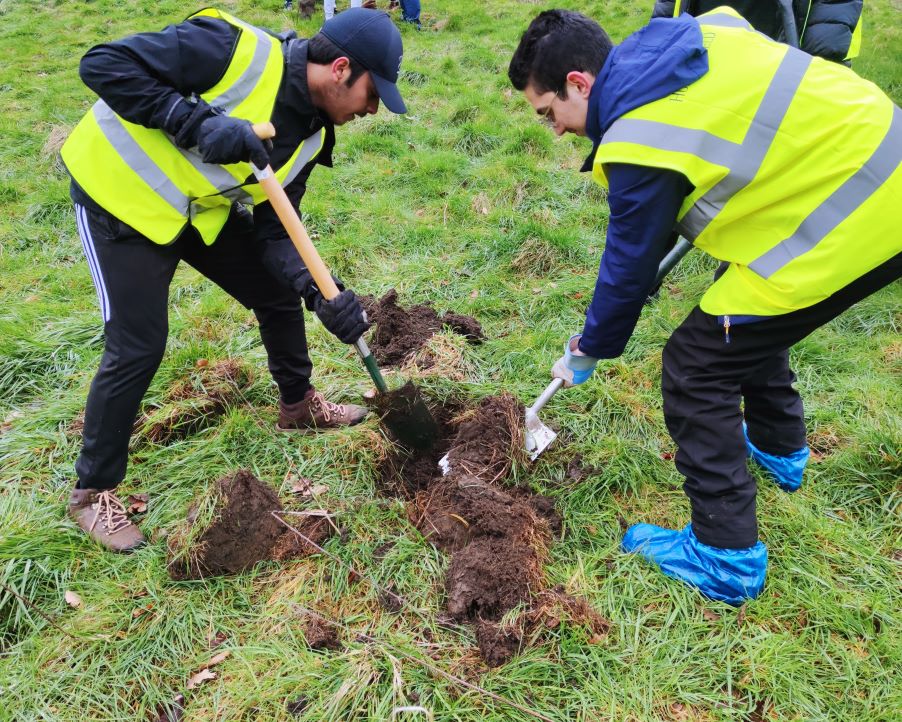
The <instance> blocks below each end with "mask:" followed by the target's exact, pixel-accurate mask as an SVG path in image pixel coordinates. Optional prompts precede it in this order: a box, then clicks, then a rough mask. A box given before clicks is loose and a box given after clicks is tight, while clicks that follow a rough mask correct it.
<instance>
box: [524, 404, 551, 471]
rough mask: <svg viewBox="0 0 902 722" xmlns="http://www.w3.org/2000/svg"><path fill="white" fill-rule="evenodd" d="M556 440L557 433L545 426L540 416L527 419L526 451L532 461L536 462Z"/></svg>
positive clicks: (533, 415)
mask: <svg viewBox="0 0 902 722" xmlns="http://www.w3.org/2000/svg"><path fill="white" fill-rule="evenodd" d="M556 438H557V433H555V432H554V431H552V430H551V429H549V428H548V427H547V426H545V424H543V423H542V422H541V421H540V420H539V417H538V416H536V415H535V414H531V415H528V416H527V417H526V451H527V452H529V459H530V461H535V460H536V458H537V457H538V456H539V454H541V453H542V452H543V451H545V449H547V448H548V446H549V444H551V442H552V441H554V440H555V439H556Z"/></svg>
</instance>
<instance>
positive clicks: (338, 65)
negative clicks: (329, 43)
mask: <svg viewBox="0 0 902 722" xmlns="http://www.w3.org/2000/svg"><path fill="white" fill-rule="evenodd" d="M330 71H331V73H332V80H333V81H334V82H336V83H339V84H344V82H345V80H347V79H348V77H349V76H350V75H351V61H350V60H348V59H347V58H346V57H344V56H342V57H340V58H335V60H333V61H332V65H331V67H330Z"/></svg>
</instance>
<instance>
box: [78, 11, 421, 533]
mask: <svg viewBox="0 0 902 722" xmlns="http://www.w3.org/2000/svg"><path fill="white" fill-rule="evenodd" d="M401 57H402V47H401V38H400V34H399V33H398V31H397V29H396V28H395V26H394V25H393V23H392V22H391V20H390V19H389V18H388V16H387V15H386V14H385V13H381V12H377V11H372V10H364V9H355V10H350V11H347V12H345V13H342V14H341V15H340V16H338V17H336V18H335V19H334V20H331V21H330V22H328V23H326V24H325V25H324V26H323V28H322V30H321V31H320V33H318V34H317V35H316V36H314V37H313V38H311V39H309V40H305V39H298V38H296V37H294V34H293V33H291V34H288V35H283V36H274V35H272V34H270V33H268V32H267V31H264V30H262V29H260V28H256V27H254V26H251V25H249V24H247V23H244V22H243V21H241V20H238V19H237V18H234V17H232V16H230V15H228V14H227V13H221V12H218V11H215V10H204V11H201V12H200V13H197V14H196V15H194V16H192V17H191V18H189V19H188V20H187V21H185V22H183V23H180V24H178V25H173V26H169V27H167V28H166V29H165V30H163V31H161V32H153V33H140V34H137V35H133V36H130V37H127V38H124V39H122V40H118V41H115V42H111V43H106V44H103V45H99V46H97V47H94V48H92V49H91V50H90V51H89V52H88V53H87V54H86V55H85V56H84V58H83V59H82V62H81V68H80V72H81V77H82V80H83V81H84V82H85V84H86V85H88V86H89V87H90V88H91V89H92V90H94V91H95V92H96V93H97V94H98V95H99V96H100V101H98V103H97V104H95V106H94V107H93V108H92V109H91V111H89V113H87V114H86V115H85V117H84V118H83V120H82V122H81V123H80V124H79V126H78V127H77V128H76V129H75V130H74V131H73V133H72V135H71V136H70V138H69V140H68V141H67V143H66V145H65V146H64V148H63V151H62V157H63V160H64V162H65V164H66V167H67V169H68V170H69V172H70V174H71V175H72V192H71V194H72V199H73V201H74V203H75V210H76V218H77V222H78V230H79V235H80V236H81V240H82V244H83V246H84V249H85V254H86V256H87V259H88V263H89V266H90V270H91V275H92V278H93V280H94V284H95V287H96V290H97V295H98V299H99V302H100V307H101V312H102V315H103V320H104V334H105V348H104V353H103V358H102V360H101V363H100V368H99V370H98V372H97V375H96V376H95V378H94V381H93V383H92V385H91V390H90V393H89V395H88V400H87V407H86V411H85V424H84V435H83V447H82V450H81V454H80V455H79V458H78V461H77V462H76V474H77V477H78V482H77V486H76V488H75V489H74V490H73V492H72V496H71V498H70V502H69V512H70V514H71V515H72V516H73V518H74V519H75V520H76V521H77V522H78V523H79V525H80V526H81V527H82V528H83V529H84V530H85V531H86V532H87V533H88V534H90V535H91V536H92V537H94V538H95V539H97V540H98V541H99V542H100V543H101V544H103V545H104V546H106V547H108V548H110V549H113V550H116V551H127V550H130V549H133V548H134V547H136V546H138V545H140V544H141V543H142V542H143V540H144V539H143V536H142V535H141V532H140V531H139V530H138V528H137V527H136V526H135V525H134V524H132V523H131V522H130V521H129V520H128V518H127V516H126V514H125V509H124V507H123V505H122V504H121V502H120V501H119V500H118V499H117V498H116V496H115V494H114V490H115V488H116V486H117V485H118V484H119V483H120V482H121V481H122V479H123V478H124V476H125V472H126V465H127V458H128V442H129V436H130V433H131V430H132V426H133V423H134V419H135V416H136V414H137V411H138V408H139V405H140V403H141V399H142V398H143V396H144V393H145V392H146V391H147V388H148V386H149V384H150V381H151V380H152V378H153V376H154V374H155V372H156V370H157V368H158V366H159V364H160V362H161V359H162V356H163V352H164V350H165V345H166V336H167V331H168V326H167V297H168V290H169V284H170V282H171V280H172V277H173V274H174V272H175V269H176V267H177V266H178V264H179V262H180V261H185V262H187V263H188V264H189V265H191V266H193V267H194V268H195V269H196V270H198V271H199V272H200V273H202V274H203V275H205V276H206V277H207V278H209V279H210V280H212V281H213V282H214V283H216V284H217V285H219V286H220V287H221V288H223V290H225V291H226V292H227V293H229V294H230V295H231V296H232V297H233V298H235V299H236V300H237V301H239V302H240V303H241V304H242V305H244V306H245V307H247V308H249V309H251V310H253V312H254V314H255V315H256V317H257V320H258V322H259V326H260V336H261V338H262V341H263V345H264V347H265V348H266V352H267V356H268V365H269V370H270V372H271V373H272V376H273V378H274V379H275V381H276V384H277V385H278V387H279V394H280V400H279V420H278V428H279V429H280V430H285V431H288V430H305V429H325V428H331V427H337V426H342V425H348V424H354V423H357V422H358V421H360V420H361V419H362V418H363V417H364V416H365V415H366V410H365V409H364V408H363V407H360V406H354V405H350V404H335V403H332V402H331V401H328V400H326V399H325V398H324V397H323V395H322V394H321V393H320V392H318V391H316V390H315V389H314V388H313V387H312V385H311V383H310V377H311V372H312V364H311V361H310V358H309V356H308V353H307V343H306V337H305V329H304V317H303V311H302V308H301V305H300V301H301V299H303V301H304V303H305V304H306V306H307V308H308V309H309V310H311V311H314V312H315V313H316V314H317V316H318V317H319V318H320V320H321V321H322V323H323V325H325V326H326V328H328V329H329V331H331V332H332V333H333V334H334V335H335V336H337V337H338V338H339V339H340V340H341V341H342V342H344V343H354V342H355V341H356V340H357V339H358V338H359V337H360V335H361V334H362V333H363V331H365V330H366V328H367V327H368V324H367V322H366V317H365V314H364V312H363V310H362V308H361V306H360V304H359V302H358V300H357V298H356V296H355V295H354V293H353V292H352V291H350V290H345V289H344V287H343V286H341V285H340V284H339V288H340V289H341V293H340V295H339V296H338V297H336V298H335V299H333V300H331V301H326V300H325V299H324V298H323V296H322V295H321V294H320V292H319V290H318V289H317V288H316V284H315V283H314V282H313V280H312V278H311V275H310V273H309V272H308V270H307V269H306V267H305V266H304V264H303V262H302V261H301V259H300V258H299V256H298V254H297V252H296V250H295V249H294V246H293V245H292V243H291V241H290V240H289V238H288V236H287V234H286V232H285V231H284V229H283V228H282V226H281V224H280V222H279V220H278V218H277V216H276V214H275V212H274V211H273V209H272V208H271V206H270V205H269V203H267V202H265V197H264V196H263V195H262V191H261V190H260V188H259V185H258V184H256V182H255V178H254V176H253V174H252V169H251V167H250V165H249V164H248V162H249V161H250V162H253V163H254V164H255V165H256V166H258V167H265V166H266V165H267V164H271V165H272V167H273V168H274V169H275V174H276V177H277V178H278V179H279V180H280V182H281V183H282V185H283V186H284V187H285V190H286V192H287V194H288V197H289V198H290V200H291V202H292V203H293V205H294V206H295V208H297V207H298V206H299V203H300V201H301V198H302V196H303V195H304V191H305V189H306V184H307V179H308V177H309V175H310V173H311V171H312V170H313V168H314V167H315V166H316V165H317V164H321V165H325V166H331V165H332V148H333V146H334V143H335V134H334V127H335V126H336V125H343V124H344V123H346V122H348V121H350V120H353V119H354V118H355V117H363V116H364V115H368V114H374V113H376V112H377V110H378V107H379V103H380V100H381V102H383V103H384V104H385V105H386V107H388V108H389V110H391V111H393V112H395V113H403V112H406V108H405V106H404V102H403V100H402V99H401V96H400V94H399V92H398V90H397V87H396V85H395V82H396V81H397V77H398V72H399V69H400V63H401ZM262 121H271V122H272V123H273V125H274V126H275V128H276V132H277V135H276V137H275V139H274V141H273V143H272V146H271V147H266V146H265V145H264V143H263V142H262V141H260V140H259V139H258V138H257V136H256V135H255V134H254V132H253V130H252V127H251V124H252V122H262ZM249 205H253V211H250V210H248V208H247V206H249Z"/></svg>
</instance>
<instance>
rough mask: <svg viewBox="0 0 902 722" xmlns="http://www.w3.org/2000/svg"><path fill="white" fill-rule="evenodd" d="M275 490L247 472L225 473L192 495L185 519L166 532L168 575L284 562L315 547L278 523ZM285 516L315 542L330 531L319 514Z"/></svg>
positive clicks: (201, 574)
mask: <svg viewBox="0 0 902 722" xmlns="http://www.w3.org/2000/svg"><path fill="white" fill-rule="evenodd" d="M273 511H278V512H281V511H282V503H281V502H280V501H279V497H278V496H277V495H276V492H275V491H273V489H271V488H270V487H269V486H268V485H266V484H264V483H263V482H262V481H260V480H259V479H257V477H255V476H254V475H253V474H252V473H251V472H249V471H247V470H243V469H242V470H241V471H238V472H236V473H235V474H232V475H228V476H224V477H222V478H221V479H219V480H217V481H216V482H215V483H214V484H212V485H211V488H210V489H209V490H208V491H207V492H206V493H205V494H204V495H203V496H202V497H200V498H199V499H198V500H196V501H195V502H194V503H193V504H192V506H191V508H190V510H189V512H188V517H187V519H186V520H185V522H184V523H183V524H182V525H181V526H180V527H179V528H178V529H176V531H175V532H173V533H172V534H170V536H169V542H168V559H169V561H168V570H169V576H171V577H172V578H173V579H175V580H184V579H203V578H205V577H209V576H218V575H222V574H237V573H239V572H243V571H246V570H248V569H250V568H251V567H253V566H254V565H255V564H257V563H258V562H261V561H263V560H266V559H276V560H279V561H285V560H287V559H293V558H296V557H299V556H305V555H307V554H311V553H313V552H314V551H315V549H314V548H313V547H311V546H310V545H309V544H307V543H306V542H304V541H303V540H301V539H300V538H299V537H298V536H297V535H296V534H294V533H293V532H292V531H291V530H289V529H287V528H286V527H285V526H284V525H283V524H281V523H280V522H279V521H278V520H277V519H276V518H275V517H274V516H273V515H272V512H273ZM286 521H287V522H288V523H289V524H291V525H292V526H293V527H295V528H297V529H298V530H299V531H300V532H301V533H302V534H304V535H305V536H307V537H308V538H309V539H311V540H312V541H314V542H315V543H317V544H321V543H322V542H323V541H325V540H326V539H327V538H328V537H329V536H330V535H331V533H332V527H331V525H330V524H329V523H328V521H326V519H324V518H323V517H294V516H290V517H287V518H286Z"/></svg>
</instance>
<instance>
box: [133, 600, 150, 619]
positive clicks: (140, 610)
mask: <svg viewBox="0 0 902 722" xmlns="http://www.w3.org/2000/svg"><path fill="white" fill-rule="evenodd" d="M151 609H153V602H148V603H147V604H145V605H144V606H143V607H136V608H135V609H132V619H137V618H138V617H140V616H142V615H144V614H147V613H148V612H149V611H150V610H151Z"/></svg>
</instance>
